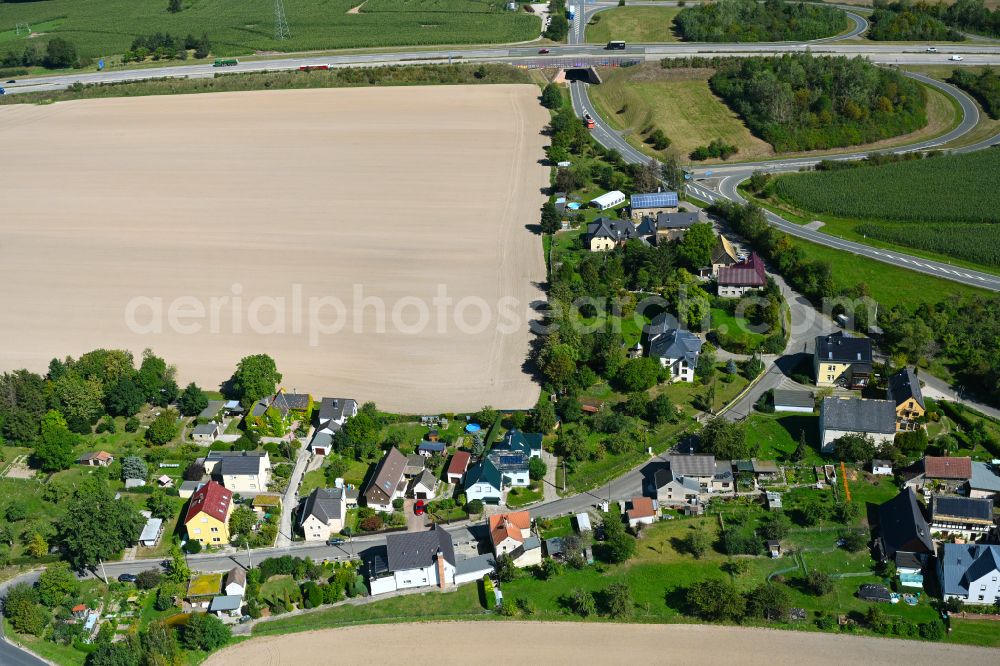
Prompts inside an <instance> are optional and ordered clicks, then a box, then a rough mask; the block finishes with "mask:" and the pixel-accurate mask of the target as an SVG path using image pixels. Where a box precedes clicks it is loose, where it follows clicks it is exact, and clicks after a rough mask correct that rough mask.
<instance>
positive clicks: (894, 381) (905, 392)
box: [886, 368, 927, 431]
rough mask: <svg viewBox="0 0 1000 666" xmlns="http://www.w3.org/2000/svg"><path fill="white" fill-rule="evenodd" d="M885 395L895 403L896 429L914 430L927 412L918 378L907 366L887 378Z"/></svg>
mask: <svg viewBox="0 0 1000 666" xmlns="http://www.w3.org/2000/svg"><path fill="white" fill-rule="evenodd" d="M886 393H887V395H886V397H887V398H888V399H889V400H892V401H893V403H895V405H896V430H897V431H900V430H916V429H917V428H919V427H920V421H919V419H921V418H923V416H924V414H925V413H926V412H927V409H926V407H924V394H923V392H922V391H921V390H920V380H919V379H917V376H916V375H915V374H914V373H913V371H912V370H910V369H909V368H903V369H902V370H900V371H899V372H897V373H896V374H894V375H893V376H892V377H890V378H889V388H888V389H887V390H886Z"/></svg>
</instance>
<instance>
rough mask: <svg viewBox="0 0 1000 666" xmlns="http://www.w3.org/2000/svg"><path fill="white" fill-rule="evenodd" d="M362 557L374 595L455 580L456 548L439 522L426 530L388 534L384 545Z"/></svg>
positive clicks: (450, 582)
mask: <svg viewBox="0 0 1000 666" xmlns="http://www.w3.org/2000/svg"><path fill="white" fill-rule="evenodd" d="M363 559H366V561H365V569H366V571H367V573H368V586H369V589H370V590H371V593H372V594H373V595H375V594H385V593H387V592H395V591H397V590H405V589H409V588H414V587H439V588H445V587H448V586H449V585H453V584H454V583H455V564H456V560H455V547H454V544H452V541H451V535H449V534H448V532H447V531H446V530H444V529H443V528H441V527H439V526H438V525H434V526H433V527H431V529H430V530H427V531H426V532H405V533H401V534H389V535H388V536H386V539H385V546H384V547H382V548H372V549H369V551H367V553H366V557H364V558H363Z"/></svg>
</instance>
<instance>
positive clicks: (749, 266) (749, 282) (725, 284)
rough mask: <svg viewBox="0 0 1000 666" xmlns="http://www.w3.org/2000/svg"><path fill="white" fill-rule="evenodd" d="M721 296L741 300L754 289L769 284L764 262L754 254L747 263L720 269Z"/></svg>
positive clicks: (718, 280)
mask: <svg viewBox="0 0 1000 666" xmlns="http://www.w3.org/2000/svg"><path fill="white" fill-rule="evenodd" d="M716 280H717V282H718V285H719V296H721V297H722V298H739V297H740V296H742V295H743V294H745V293H747V292H748V291H750V290H752V289H760V288H762V287H764V286H765V285H766V284H767V274H766V273H765V272H764V262H763V261H762V260H761V258H760V256H759V255H758V254H757V253H756V252H754V253H752V254H751V255H750V258H749V259H747V260H746V261H744V262H742V263H738V264H733V265H732V266H723V267H721V268H719V273H718V278H716Z"/></svg>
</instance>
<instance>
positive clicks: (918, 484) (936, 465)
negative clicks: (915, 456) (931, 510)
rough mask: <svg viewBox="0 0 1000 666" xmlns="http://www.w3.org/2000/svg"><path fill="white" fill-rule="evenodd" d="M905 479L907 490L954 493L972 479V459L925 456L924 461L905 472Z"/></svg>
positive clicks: (966, 457)
mask: <svg viewBox="0 0 1000 666" xmlns="http://www.w3.org/2000/svg"><path fill="white" fill-rule="evenodd" d="M903 478H904V479H905V482H904V484H903V485H904V486H905V487H907V488H913V489H915V490H925V489H926V490H928V491H930V490H933V491H935V492H939V493H945V494H947V493H954V492H956V491H958V489H959V488H962V487H964V486H966V485H967V484H968V483H969V481H970V480H971V479H972V458H969V457H968V456H956V457H954V458H952V457H947V456H924V459H923V461H921V462H918V463H916V464H915V465H912V466H911V467H910V468H908V469H907V470H905V471H904V472H903Z"/></svg>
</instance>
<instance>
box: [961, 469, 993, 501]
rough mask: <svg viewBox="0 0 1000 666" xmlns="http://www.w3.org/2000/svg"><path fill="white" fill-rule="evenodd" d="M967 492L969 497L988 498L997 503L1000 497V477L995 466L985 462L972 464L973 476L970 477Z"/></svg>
mask: <svg viewBox="0 0 1000 666" xmlns="http://www.w3.org/2000/svg"><path fill="white" fill-rule="evenodd" d="M966 485H967V488H966V490H967V491H968V493H969V497H975V498H978V499H981V498H986V499H991V500H994V501H996V498H997V497H1000V475H998V474H997V468H996V466H995V465H991V464H988V463H984V462H973V463H972V476H971V477H969V480H968V482H967V484H966Z"/></svg>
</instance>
